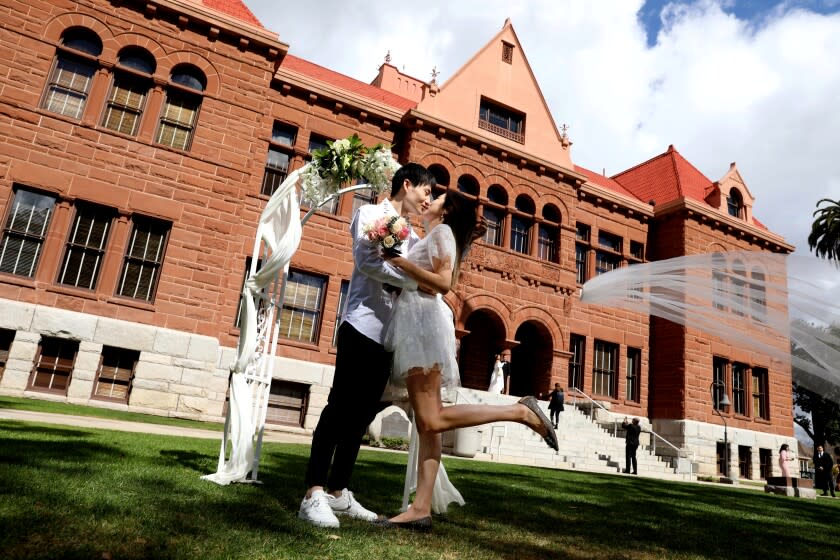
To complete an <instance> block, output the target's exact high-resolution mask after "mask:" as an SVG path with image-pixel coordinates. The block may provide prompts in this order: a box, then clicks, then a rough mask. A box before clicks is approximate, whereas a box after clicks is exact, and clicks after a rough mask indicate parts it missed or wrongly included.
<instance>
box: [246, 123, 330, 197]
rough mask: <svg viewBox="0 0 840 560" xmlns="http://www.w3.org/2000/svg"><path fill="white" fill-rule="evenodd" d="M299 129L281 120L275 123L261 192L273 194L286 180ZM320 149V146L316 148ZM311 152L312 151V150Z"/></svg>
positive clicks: (267, 194)
mask: <svg viewBox="0 0 840 560" xmlns="http://www.w3.org/2000/svg"><path fill="white" fill-rule="evenodd" d="M296 138H297V129H296V128H295V127H293V126H288V125H285V124H282V123H279V122H275V123H274V127H273V128H272V130H271V143H270V144H269V146H268V157H267V158H266V161H265V173H264V175H263V183H262V189H261V190H260V192H261V193H262V194H264V195H266V196H271V195H273V194H274V191H276V190H277V188H278V187H279V186H280V185H281V184H282V183H283V181H285V180H286V175H288V173H289V162H290V161H291V149H292V148H293V147H294V145H295V140H296ZM315 149H319V148H315ZM310 153H311V152H310Z"/></svg>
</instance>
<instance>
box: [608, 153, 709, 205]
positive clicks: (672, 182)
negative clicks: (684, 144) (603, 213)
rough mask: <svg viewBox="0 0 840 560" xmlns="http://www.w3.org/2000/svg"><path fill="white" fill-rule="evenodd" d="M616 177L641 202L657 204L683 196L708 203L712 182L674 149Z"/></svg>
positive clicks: (614, 177) (614, 176)
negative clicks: (707, 196) (708, 192)
mask: <svg viewBox="0 0 840 560" xmlns="http://www.w3.org/2000/svg"><path fill="white" fill-rule="evenodd" d="M612 178H613V179H614V180H615V181H617V182H618V183H619V184H621V185H622V186H623V187H625V188H626V189H627V190H628V191H630V192H632V193H633V194H634V195H635V196H636V197H637V198H639V200H642V201H644V202H649V201H651V200H653V201H655V202H656V204H663V203H665V202H670V201H672V200H675V199H677V198H680V197H685V198H690V199H692V200H696V201H698V202H703V203H705V200H706V189H707V188H709V187H710V186H711V185H712V181H710V180H709V178H708V177H706V176H705V175H703V174H702V173H701V172H700V171H698V169H697V168H696V167H694V166H693V165H691V164H690V163H689V162H688V160H686V159H685V158H684V157H682V155H680V153H679V152H678V151H677V150H675V149H674V146H673V145H672V146H668V150H667V151H666V152H665V153H663V154H659V155H658V156H656V157H654V158H651V159H649V160H647V161H646V162H644V163H640V164H639V165H637V166H635V167H631V168H630V169H628V170H627V171H622V172H621V173H619V174H617V175H613V176H612Z"/></svg>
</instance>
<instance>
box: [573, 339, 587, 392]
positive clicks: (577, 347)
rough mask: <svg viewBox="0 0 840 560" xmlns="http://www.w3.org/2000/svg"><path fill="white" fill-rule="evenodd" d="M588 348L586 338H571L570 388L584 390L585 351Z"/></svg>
mask: <svg viewBox="0 0 840 560" xmlns="http://www.w3.org/2000/svg"><path fill="white" fill-rule="evenodd" d="M585 347H586V338H584V337H582V336H580V335H577V334H573V335H571V336H570V337H569V352H571V354H572V357H571V358H570V359H569V387H574V388H576V389H581V390H582V389H583V351H584V348H585Z"/></svg>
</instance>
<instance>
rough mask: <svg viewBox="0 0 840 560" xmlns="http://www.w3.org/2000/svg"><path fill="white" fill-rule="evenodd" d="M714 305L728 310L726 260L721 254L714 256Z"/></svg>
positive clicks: (714, 254)
mask: <svg viewBox="0 0 840 560" xmlns="http://www.w3.org/2000/svg"><path fill="white" fill-rule="evenodd" d="M712 305H713V306H714V308H715V309H720V310H721V311H725V310H726V259H725V258H724V256H723V255H722V254H721V253H713V254H712Z"/></svg>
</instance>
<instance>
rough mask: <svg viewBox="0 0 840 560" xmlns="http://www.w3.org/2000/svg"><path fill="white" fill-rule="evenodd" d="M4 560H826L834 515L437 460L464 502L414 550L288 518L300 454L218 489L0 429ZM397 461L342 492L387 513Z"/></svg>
mask: <svg viewBox="0 0 840 560" xmlns="http://www.w3.org/2000/svg"><path fill="white" fill-rule="evenodd" d="M0 438H2V441H0V494H2V495H0V527H2V530H0V551H2V557H3V558H4V559H17V558H27V559H30V558H79V559H103V558H104V559H109V558H113V559H115V560H116V559H135V558H161V559H185V560H186V559H189V560H193V559H202V560H205V559H217V558H218V559H223V558H224V559H228V558H231V559H232V558H248V559H272V560H273V559H282V558H334V559H345V558H347V559H359V560H376V559H379V558H399V559H404V560H413V559H423V558H446V559H455V558H465V559H466V558H469V559H472V558H517V559H534V560H536V559H546V558H573V559H590V558H591V559H601V558H607V559H609V558H613V559H618V558H633V559H652V558H662V559H688V558H714V559H721V560H723V559H727V560H728V559H731V558H736V557H740V558H760V559H761V560H767V559H771V558H807V557H810V556H813V557H817V558H826V557H828V556H827V555H831V554H833V553H832V552H831V551H832V550H834V549H835V548H836V544H835V543H833V542H832V541H833V540H834V535H836V527H837V519H838V514H840V501H837V502H835V501H833V500H826V499H820V500H818V501H813V500H801V499H794V498H784V497H779V496H771V495H764V494H762V493H760V492H756V491H755V490H745V489H737V488H735V489H733V488H730V487H723V486H715V485H702V484H691V483H671V482H661V481H655V480H650V479H645V478H635V477H625V476H616V475H598V474H587V473H581V472H574V471H557V470H549V469H538V468H530V467H516V466H510V465H499V464H491V463H484V462H474V461H466V460H458V459H449V458H447V459H446V463H447V469H448V470H449V473H450V476H451V478H452V480H453V482H454V483H455V485H456V486H457V487H458V488H459V489H460V490H461V492H462V493H463V494H464V496H465V498H466V499H467V505H466V506H465V507H463V508H459V507H457V506H456V507H453V509H452V510H451V511H450V514H449V516H448V518H443V517H438V518H436V519H435V527H434V531H433V533H431V534H428V535H422V534H421V535H417V534H412V533H407V532H391V531H384V530H381V529H377V528H375V527H373V526H371V525H368V524H365V523H362V522H353V521H346V522H344V523H343V524H342V528H341V529H340V530H323V529H315V528H312V527H309V526H308V525H306V524H304V523H301V522H299V521H298V520H297V519H296V517H295V514H296V512H297V507H298V504H299V500H300V498H301V495H302V491H303V488H302V484H301V479H302V476H303V471H304V468H305V465H306V459H307V457H308V451H309V449H308V446H305V445H292V444H271V443H269V444H266V445H265V446H264V455H263V461H262V464H261V470H260V474H261V476H260V478H261V480H262V482H264V484H262V485H234V486H229V487H220V486H217V485H215V484H212V483H209V482H204V481H202V480H199V475H201V474H206V473H208V472H212V471H214V470H215V464H216V458H217V454H218V442H217V441H213V440H198V439H190V438H181V437H168V436H150V435H143V434H133V433H122V432H113V431H106V430H92V429H80V428H71V427H60V426H59V427H57V426H51V425H41V424H33V423H23V422H12V421H0ZM404 461H405V455H404V454H401V453H387V452H378V451H362V453H361V455H360V457H359V462H358V466H357V470H356V476H355V482H354V488H355V490H356V492H357V494H358V495H359V496H361V498H362V499H363V500H364V503H365V505H367V506H368V507H371V508H372V509H374V510H377V511H380V512H382V513H395V512H396V509H397V507H398V506H399V502H400V497H401V495H402V494H401V493H402V481H403V472H404Z"/></svg>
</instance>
